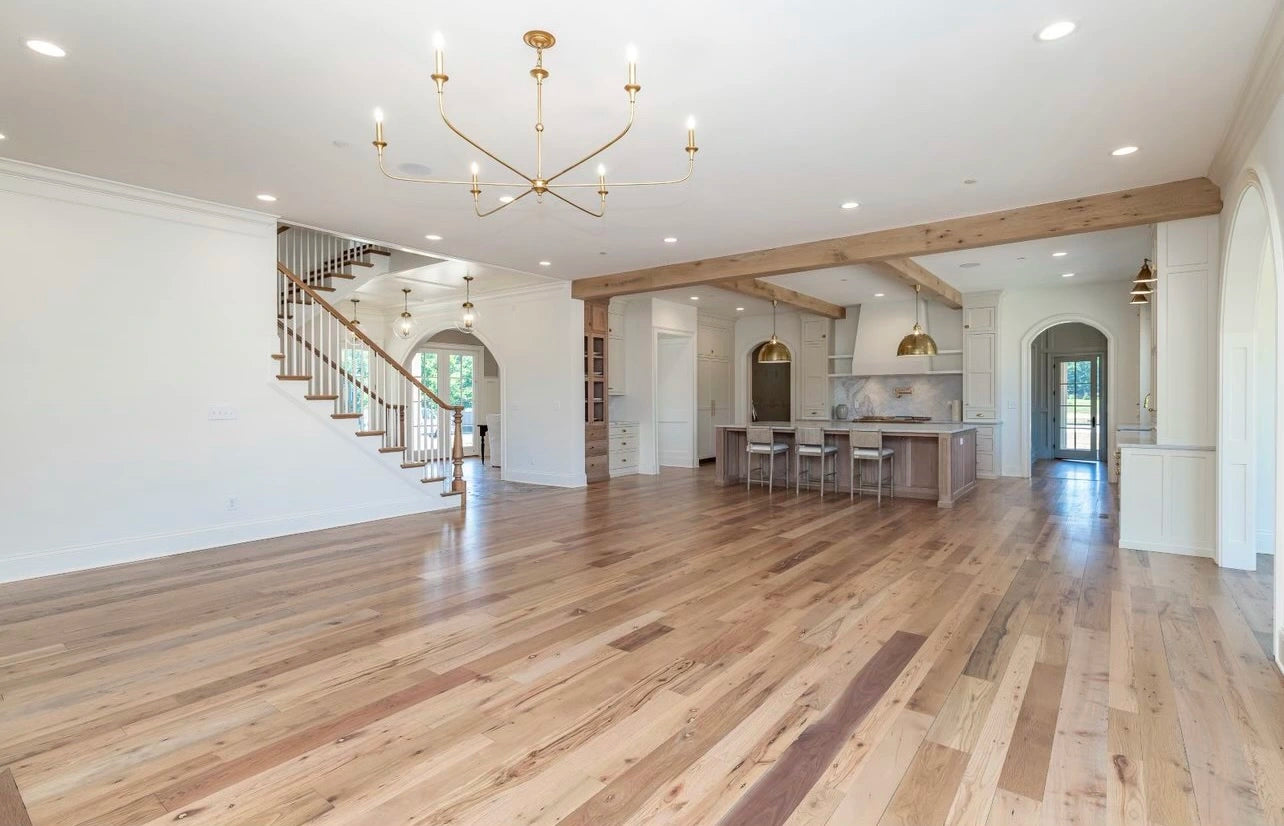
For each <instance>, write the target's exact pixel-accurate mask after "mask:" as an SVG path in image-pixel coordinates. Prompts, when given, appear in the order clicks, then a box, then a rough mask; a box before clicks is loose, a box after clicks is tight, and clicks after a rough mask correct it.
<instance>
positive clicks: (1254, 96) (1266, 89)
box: [1208, 3, 1284, 192]
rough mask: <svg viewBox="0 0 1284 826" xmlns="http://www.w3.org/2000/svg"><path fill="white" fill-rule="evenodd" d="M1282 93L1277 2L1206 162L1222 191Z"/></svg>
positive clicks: (1283, 43)
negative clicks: (1214, 150)
mask: <svg viewBox="0 0 1284 826" xmlns="http://www.w3.org/2000/svg"><path fill="white" fill-rule="evenodd" d="M1281 95H1284V5H1281V4H1278V3H1277V4H1276V6H1275V11H1274V12H1273V13H1272V14H1271V19H1270V21H1269V22H1267V24H1266V26H1265V27H1264V29H1263V31H1262V37H1261V40H1259V41H1258V45H1257V52H1256V54H1255V55H1254V57H1253V63H1252V66H1251V67H1250V69H1249V72H1248V78H1247V80H1246V81H1245V82H1244V86H1243V88H1242V89H1241V90H1240V92H1239V97H1238V100H1237V101H1236V104H1235V111H1234V112H1233V113H1232V116H1231V119H1230V123H1229V125H1228V126H1227V128H1226V134H1225V135H1224V136H1223V137H1222V141H1221V145H1220V146H1218V148H1217V154H1216V155H1214V156H1213V160H1212V162H1211V163H1210V164H1209V168H1208V176H1209V177H1210V178H1212V179H1213V180H1214V181H1216V182H1217V183H1218V184H1221V185H1222V191H1223V192H1226V191H1227V187H1226V184H1227V183H1229V182H1230V181H1231V179H1232V178H1234V177H1235V176H1236V174H1237V173H1238V170H1240V169H1241V168H1242V167H1243V166H1244V165H1245V163H1246V162H1247V156H1248V153H1249V152H1250V151H1252V148H1253V144H1254V143H1255V142H1256V141H1257V139H1258V138H1259V137H1260V136H1261V134H1262V130H1263V129H1264V128H1265V127H1266V123H1267V121H1269V120H1270V117H1271V113H1272V112H1273V111H1274V110H1275V106H1276V105H1277V103H1278V102H1279V99H1280V96H1281ZM1231 191H1238V189H1236V190H1231Z"/></svg>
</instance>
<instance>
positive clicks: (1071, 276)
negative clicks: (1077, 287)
mask: <svg viewBox="0 0 1284 826" xmlns="http://www.w3.org/2000/svg"><path fill="white" fill-rule="evenodd" d="M1061 277H1062V278H1074V273H1072V272H1063V273H1061Z"/></svg>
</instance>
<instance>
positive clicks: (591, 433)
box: [584, 422, 607, 442]
mask: <svg viewBox="0 0 1284 826" xmlns="http://www.w3.org/2000/svg"><path fill="white" fill-rule="evenodd" d="M606 436H607V428H606V422H595V423H593V424H586V425H584V441H586V442H600V441H602V440H604V439H605V438H606Z"/></svg>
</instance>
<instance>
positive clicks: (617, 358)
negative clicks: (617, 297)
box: [606, 301, 625, 396]
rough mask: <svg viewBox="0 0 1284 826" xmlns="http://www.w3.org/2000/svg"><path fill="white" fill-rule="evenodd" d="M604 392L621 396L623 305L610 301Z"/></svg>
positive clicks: (622, 377)
mask: <svg viewBox="0 0 1284 826" xmlns="http://www.w3.org/2000/svg"><path fill="white" fill-rule="evenodd" d="M606 335H607V338H606V392H607V395H610V396H623V395H624V393H625V383H624V375H625V373H624V361H625V359H624V307H623V306H622V305H620V304H618V303H616V302H615V301H612V302H611V306H610V311H609V312H608V313H607V322H606Z"/></svg>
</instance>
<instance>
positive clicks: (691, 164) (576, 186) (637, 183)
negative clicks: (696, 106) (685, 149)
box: [549, 158, 695, 190]
mask: <svg viewBox="0 0 1284 826" xmlns="http://www.w3.org/2000/svg"><path fill="white" fill-rule="evenodd" d="M693 172H695V158H692V159H691V160H690V162H688V163H687V174H685V175H683V176H682V177H681V178H674V179H672V180H669V181H625V182H623V183H619V182H616V181H611V182H610V183H611V187H612V188H614V187H617V186H664V185H666V184H681V183H685V182H686V181H687V180H689V179H690V178H691V175H692V173H693ZM591 186H599V184H557V185H556V186H550V187H549V189H550V190H551V189H584V188H587V187H591Z"/></svg>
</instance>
